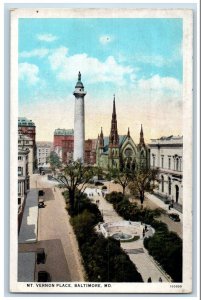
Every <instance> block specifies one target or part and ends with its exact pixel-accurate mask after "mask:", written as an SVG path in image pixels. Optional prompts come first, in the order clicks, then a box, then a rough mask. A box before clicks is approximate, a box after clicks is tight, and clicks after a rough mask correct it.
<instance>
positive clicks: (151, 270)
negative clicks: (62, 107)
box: [85, 188, 171, 282]
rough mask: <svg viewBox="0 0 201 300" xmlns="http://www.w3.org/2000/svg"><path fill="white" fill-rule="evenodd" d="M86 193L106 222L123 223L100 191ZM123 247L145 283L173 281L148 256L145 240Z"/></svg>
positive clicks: (93, 190) (87, 190) (122, 244)
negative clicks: (150, 281) (149, 280)
mask: <svg viewBox="0 0 201 300" xmlns="http://www.w3.org/2000/svg"><path fill="white" fill-rule="evenodd" d="M85 193H87V195H88V196H89V198H90V199H91V200H92V202H94V203H97V205H98V208H99V210H100V212H101V214H102V216H103V219H104V222H120V221H123V218H122V217H120V216H119V215H118V214H117V213H116V211H115V210H114V209H113V206H112V204H110V203H109V202H107V201H106V200H105V198H104V197H103V196H102V192H101V190H100V189H96V188H95V189H90V188H87V189H86V190H85ZM92 195H93V196H92ZM121 247H122V248H123V249H124V251H125V252H126V253H127V254H128V255H129V257H130V259H131V261H132V262H133V263H134V264H135V266H136V267H137V270H138V272H139V273H140V274H141V276H142V278H143V281H144V282H147V280H148V278H149V277H151V280H152V282H159V278H161V279H162V281H163V282H169V281H171V278H170V277H169V276H168V275H167V274H166V273H165V272H164V271H163V270H162V269H161V267H160V266H159V265H158V264H157V263H156V261H154V259H153V258H152V257H151V256H150V255H149V254H148V252H147V250H146V249H145V248H144V246H143V239H141V238H140V239H139V240H137V241H134V242H127V243H126V242H124V243H121Z"/></svg>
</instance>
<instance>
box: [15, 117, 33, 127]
mask: <svg viewBox="0 0 201 300" xmlns="http://www.w3.org/2000/svg"><path fill="white" fill-rule="evenodd" d="M18 126H35V123H34V122H33V121H32V120H29V119H27V118H25V117H19V118H18Z"/></svg>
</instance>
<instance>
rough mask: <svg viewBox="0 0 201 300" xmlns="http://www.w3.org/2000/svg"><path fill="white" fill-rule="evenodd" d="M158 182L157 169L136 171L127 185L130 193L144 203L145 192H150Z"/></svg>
mask: <svg viewBox="0 0 201 300" xmlns="http://www.w3.org/2000/svg"><path fill="white" fill-rule="evenodd" d="M157 182H158V169H137V170H136V171H135V173H134V175H133V177H132V180H131V182H130V184H129V188H130V191H131V193H132V194H133V195H134V196H138V197H139V198H140V201H141V204H143V202H144V194H145V192H152V191H153V190H154V189H155V188H156V186H157Z"/></svg>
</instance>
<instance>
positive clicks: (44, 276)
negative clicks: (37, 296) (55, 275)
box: [38, 271, 51, 282]
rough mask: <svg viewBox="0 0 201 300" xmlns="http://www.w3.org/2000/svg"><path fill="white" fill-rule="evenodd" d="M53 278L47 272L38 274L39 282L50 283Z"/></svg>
mask: <svg viewBox="0 0 201 300" xmlns="http://www.w3.org/2000/svg"><path fill="white" fill-rule="evenodd" d="M50 281H51V277H50V274H49V273H48V272H46V271H39V272H38V282H50Z"/></svg>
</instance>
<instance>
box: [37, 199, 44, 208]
mask: <svg viewBox="0 0 201 300" xmlns="http://www.w3.org/2000/svg"><path fill="white" fill-rule="evenodd" d="M43 207H45V203H44V200H43V199H40V200H39V201H38V208H43Z"/></svg>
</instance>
